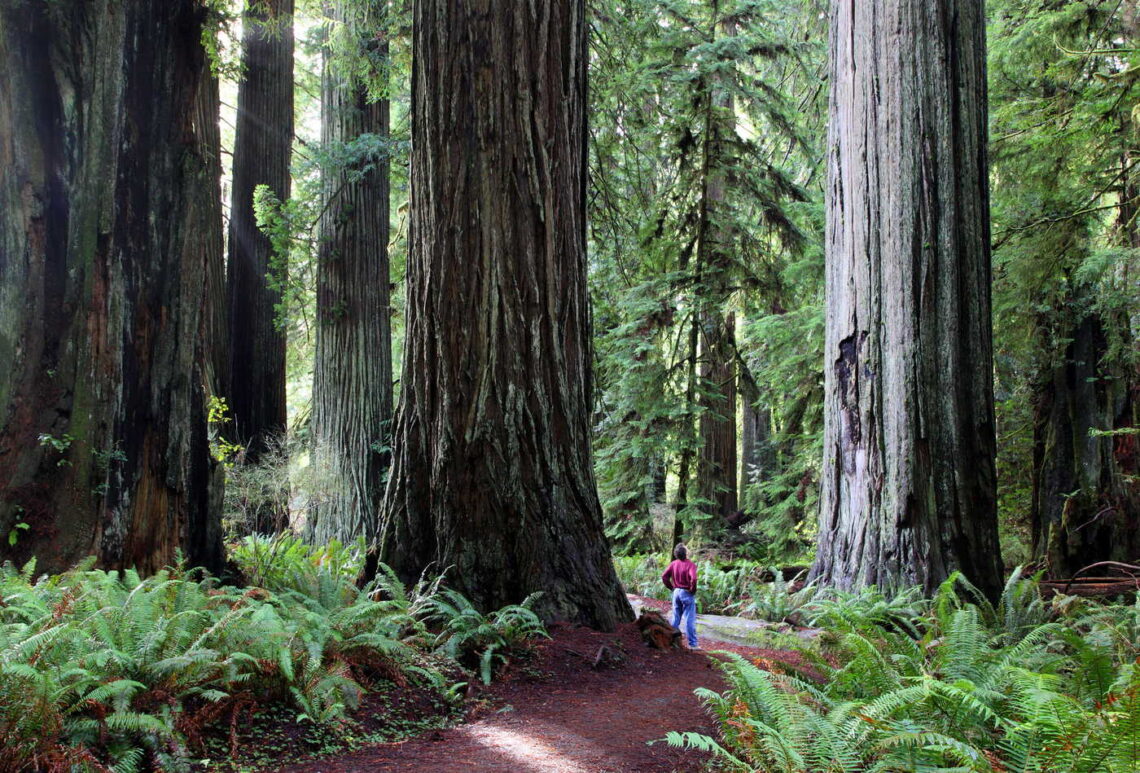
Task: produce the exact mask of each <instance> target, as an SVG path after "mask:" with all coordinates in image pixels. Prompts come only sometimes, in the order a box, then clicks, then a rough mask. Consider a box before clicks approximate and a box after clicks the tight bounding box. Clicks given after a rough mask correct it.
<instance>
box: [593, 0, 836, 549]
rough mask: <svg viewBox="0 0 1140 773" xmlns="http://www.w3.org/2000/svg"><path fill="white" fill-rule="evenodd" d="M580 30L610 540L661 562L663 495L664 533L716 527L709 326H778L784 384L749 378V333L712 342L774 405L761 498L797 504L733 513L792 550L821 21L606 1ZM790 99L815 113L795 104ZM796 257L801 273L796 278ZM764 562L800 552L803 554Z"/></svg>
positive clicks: (765, 504) (754, 503)
mask: <svg viewBox="0 0 1140 773" xmlns="http://www.w3.org/2000/svg"><path fill="white" fill-rule="evenodd" d="M591 12H592V14H593V17H594V19H593V33H594V34H593V35H592V37H591V53H592V56H591V58H590V61H591V68H592V70H591V73H590V77H591V81H590V82H591V89H590V94H591V114H592V120H591V127H592V132H593V135H592V138H591V140H592V141H591V143H590V166H591V172H592V175H591V185H592V188H591V196H590V200H589V201H590V213H589V215H590V216H589V223H590V232H589V239H590V245H589V246H590V255H591V260H590V271H591V275H590V279H591V292H592V296H593V301H594V310H595V329H596V330H597V331H598V334H597V338H596V346H595V351H596V353H597V366H596V373H597V377H598V384H599V387H600V404H599V413H598V422H597V425H596V426H597V434H596V444H595V447H596V449H597V455H596V469H597V478H598V484H599V489H600V493H601V497H602V503H603V509H604V512H605V517H606V529H607V532H608V533H609V535H610V537H611V539H612V540H613V541H614V543H615V544H616V545H618V547H619V550H621V551H623V552H646V551H649V550H654V549H660V548H661V547H662V546H663V544H664V543H665V542H667V541H668V540H667V538H662V537H661V536H660V534H661V532H662V531H663V530H662V529H661V525H660V524H657V523H656V522H655V521H656V515H657V513H658V512H659V507H660V500H661V499H662V495H663V494H664V493H665V492H664V491H662V490H661V485H662V482H663V481H667V485H668V486H670V487H672V486H675V488H674V489H673V490H674V491H676V495H677V498H678V500H677V505H678V507H679V511H678V512H677V518H679V519H680V520H681V521H682V522H683V523H684V524H685V525H686V527H687V528H689V529H690V530H691V529H693V528H704V529H705V530H706V531H708V532H710V533H711V532H714V531H716V530H717V529H718V528H719V526H718V525H717V524H716V523H714V522H712V521H710V519H709V516H708V514H707V513H706V512H705V511H706V510H707V507H705V504H706V503H704V502H702V501H701V500H700V499H699V498H698V497H697V496H696V491H695V489H697V488H698V487H697V486H696V485H691V484H694V482H695V477H694V476H695V474H696V471H697V467H698V465H697V464H696V463H695V462H694V460H695V458H696V454H697V453H698V452H699V449H700V447H701V443H702V440H701V438H700V437H699V436H698V431H697V428H698V425H699V422H700V417H701V413H702V411H704V410H706V408H705V407H703V406H706V405H707V404H708V402H709V401H710V400H712V399H715V396H716V395H717V393H718V392H719V390H720V386H718V385H716V384H714V383H712V382H710V381H709V380H708V379H707V378H705V377H703V376H702V375H701V374H702V372H703V370H704V369H705V368H706V366H707V365H708V362H707V361H706V360H707V358H708V354H707V350H708V346H707V344H708V342H707V341H704V340H702V336H703V335H707V331H705V330H704V327H705V326H706V325H707V324H708V320H710V319H716V320H733V319H738V320H745V319H747V320H751V319H753V318H754V317H757V318H760V317H764V318H768V317H772V318H775V317H780V316H783V315H785V314H791V317H790V318H789V319H793V318H794V319H795V320H796V321H795V322H793V323H792V324H790V325H785V326H783V328H782V329H783V330H785V331H786V333H785V335H784V336H783V338H782V339H781V340H780V341H774V342H773V349H780V348H781V347H782V346H784V345H785V344H786V346H787V347H788V348H789V349H791V348H795V349H796V351H797V353H798V354H802V355H803V358H804V360H805V361H808V362H810V365H809V367H808V368H807V369H806V370H805V369H804V368H802V367H799V368H797V369H796V370H795V379H794V380H787V379H783V380H779V379H782V375H783V374H781V376H779V377H777V376H776V375H775V374H774V373H773V374H770V373H769V371H767V370H766V368H765V367H762V366H761V364H759V363H756V362H754V361H753V354H752V353H753V351H754V350H755V347H754V346H753V340H751V339H746V338H745V336H744V335H743V332H744V331H745V330H746V329H747V328H748V323H746V322H742V323H732V322H724V323H723V324H724V326H725V327H726V328H727V327H729V326H731V325H733V324H735V327H736V338H737V341H739V342H742V343H741V345H740V346H739V348H738V349H737V348H731V349H730V352H729V354H728V356H730V357H733V358H734V359H735V362H736V365H735V366H734V367H735V368H736V369H738V370H739V371H740V373H741V377H742V378H744V374H745V371H746V370H748V369H751V370H754V371H759V372H760V373H759V375H755V376H752V377H751V378H753V379H755V380H758V381H759V382H760V383H758V384H757V387H758V388H759V391H760V392H761V394H760V395H759V398H760V399H762V400H763V401H764V402H765V404H766V405H768V404H770V405H772V406H773V407H774V410H773V411H772V422H771V423H772V428H771V429H772V434H773V439H772V441H771V442H773V443H774V444H775V446H777V447H778V450H777V451H776V457H777V459H776V464H775V465H773V466H772V467H771V468H769V467H768V466H767V465H766V466H765V468H764V469H763V470H758V471H755V472H756V475H755V476H754V478H753V480H754V488H756V490H757V492H758V491H759V489H760V487H762V486H765V485H767V484H768V483H769V481H770V479H772V478H779V479H781V480H782V481H783V482H784V484H786V486H787V487H790V498H789V496H788V494H789V492H784V491H782V490H781V492H780V493H781V494H784V496H781V497H779V498H778V499H777V498H776V497H775V496H768V495H766V494H765V495H763V496H762V495H760V494H759V493H755V492H753V494H748V495H746V497H745V506H746V508H747V510H748V512H750V513H753V514H758V513H763V514H764V515H766V516H769V517H766V518H763V519H760V520H758V521H757V523H758V524H763V525H765V526H767V527H768V528H766V529H765V530H764V533H765V534H766V535H768V536H775V535H779V536H780V537H781V538H783V537H784V535H787V534H793V535H795V534H796V531H795V529H794V528H793V529H790V528H788V525H789V523H792V522H796V523H798V522H801V521H810V517H809V515H808V514H809V513H810V512H811V505H812V498H813V497H814V480H815V477H816V476H814V474H809V475H806V476H805V470H806V467H807V466H814V465H816V464H817V462H815V461H814V460H811V461H809V459H810V457H809V453H810V451H811V443H812V442H813V440H812V438H814V436H815V434H816V433H817V429H818V427H817V426H816V424H814V423H813V422H814V421H815V417H816V415H817V414H818V411H815V412H814V413H813V410H812V409H811V408H810V407H809V406H805V405H804V404H803V401H805V400H806V402H807V403H809V404H811V403H815V404H816V405H818V401H819V390H818V383H819V378H818V374H819V373H820V370H821V363H820V358H819V352H820V351H821V349H822V337H821V336H819V335H815V336H814V337H811V338H808V339H805V338H804V336H803V335H802V334H803V333H804V332H805V328H804V327H803V326H801V325H800V324H799V321H801V320H805V319H807V320H811V321H812V324H813V325H814V322H815V321H816V320H820V321H821V320H822V315H821V314H820V309H821V302H822V293H821V290H822V284H821V277H822V273H821V272H820V271H819V270H818V269H819V268H821V267H822V262H821V260H819V258H820V256H821V252H820V251H819V250H818V249H814V248H813V247H812V246H811V245H812V243H813V241H814V239H815V238H816V235H817V234H818V230H817V228H818V226H819V225H820V221H819V220H818V218H816V217H814V215H813V213H815V212H817V211H818V210H817V209H816V208H813V207H812V206H810V205H804V204H803V203H802V202H805V201H806V200H807V199H809V198H810V197H811V195H812V189H811V188H812V186H814V185H815V184H816V183H815V169H816V166H817V158H816V154H815V152H814V151H813V150H812V147H811V142H810V141H809V139H808V138H809V137H818V136H819V133H818V129H820V128H821V126H822V124H818V125H816V123H813V121H815V120H816V119H815V118H814V117H812V118H809V116H815V117H818V115H819V113H818V112H817V111H814V110H811V109H807V110H805V109H803V108H805V107H808V106H809V105H811V104H813V103H814V102H815V101H816V97H818V95H819V93H820V90H819V88H818V86H819V76H820V72H821V70H820V67H819V65H820V63H821V62H822V58H821V56H820V54H821V52H822V48H821V44H822V42H823V38H822V37H816V36H814V35H808V36H806V37H805V36H804V35H803V34H802V30H803V29H805V28H811V29H814V28H815V27H814V26H813V25H808V26H807V27H805V25H804V21H805V19H811V18H812V16H813V14H814V13H815V9H814V8H813V4H812V3H806V4H787V3H776V2H766V1H765V0H747V1H745V0H724V1H723V2H720V3H715V4H709V3H707V2H705V1H704V0H672V1H671V2H667V3H662V2H658V1H657V0H634V2H620V3H619V2H612V1H611V0H604V1H603V2H598V3H593V4H592V5H591ZM800 89H805V90H806V91H803V92H802V93H805V94H814V96H809V97H807V98H805V99H800V95H799V93H796V92H797V90H800ZM793 93H796V95H795V97H793V96H792V95H793ZM797 99H798V100H799V104H797V103H796V100H797ZM729 104H731V105H732V110H729V109H728V107H727V106H728V105H729ZM713 188H716V189H717V190H719V191H721V192H722V194H723V195H720V194H718V195H717V196H713V195H712V194H711V193H710V191H711V190H712V189H713ZM815 192H816V193H818V192H819V191H818V190H816V191H815ZM805 254H806V255H810V262H811V264H812V267H813V268H812V270H811V271H806V272H805V270H804V268H803V266H802V257H803V256H804V255H805ZM808 275H810V278H805V277H807V276H808ZM809 306H810V309H809V308H808V307H809ZM769 322H771V324H770V325H768V328H769V329H776V328H777V327H781V325H780V323H778V322H776V321H775V320H774V319H772V320H769ZM821 329H822V328H821V327H820V328H818V329H813V332H816V333H818V332H819V330H821ZM702 331H703V332H702ZM805 340H806V341H807V342H808V343H809V345H808V346H806V347H805V346H804V344H805ZM730 365H731V364H730ZM770 375H771V379H769V376H770ZM805 385H806V386H807V389H806V391H805V389H804V387H805ZM801 395H802V398H801ZM805 416H806V420H805V418H804V417H805ZM805 436H807V438H808V439H807V440H806V441H804V437H805ZM682 478H683V479H682ZM793 501H794V502H795V506H794V507H793V506H791V505H790V503H791V502H793ZM777 505H778V506H779V507H780V509H779V511H778V512H776V510H775V509H774V508H776V507H777ZM670 526H671V524H666V525H665V529H666V530H667V529H668V528H669V527H670ZM809 533H810V527H807V526H805V527H804V529H803V535H807V534H809ZM801 536H802V535H801ZM774 550H775V551H777V552H780V553H785V552H786V553H799V552H802V543H801V541H800V537H799V536H796V537H795V538H794V539H792V540H789V541H788V542H787V544H782V545H779V546H776V547H775V548H774ZM770 557H771V558H772V559H775V558H776V553H773V554H772V555H771V556H770Z"/></svg>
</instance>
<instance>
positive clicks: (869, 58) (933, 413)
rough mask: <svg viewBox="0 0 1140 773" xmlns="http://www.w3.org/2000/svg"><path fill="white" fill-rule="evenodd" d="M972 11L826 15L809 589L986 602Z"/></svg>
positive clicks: (986, 490)
mask: <svg viewBox="0 0 1140 773" xmlns="http://www.w3.org/2000/svg"><path fill="white" fill-rule="evenodd" d="M982 6H983V3H982V2H981V0H958V1H957V2H952V1H951V0H886V1H885V2H876V3H858V2H855V1H854V0H833V2H832V6H831V9H832V13H831V23H832V27H831V54H832V55H831V87H832V90H831V105H830V111H831V127H830V132H829V145H830V148H831V153H830V160H829V169H828V223H827V334H826V341H825V346H826V349H825V362H826V363H829V364H828V366H827V368H826V379H825V381H826V396H825V404H824V407H825V425H824V466H823V473H822V478H823V479H822V495H821V496H822V503H821V509H820V532H819V547H818V552H817V557H816V562H815V566H814V567H813V570H812V575H813V577H816V578H819V579H821V580H822V581H823V582H825V583H830V584H834V585H838V586H841V587H851V586H856V585H863V584H871V583H878V584H897V583H907V584H911V583H916V584H919V585H921V586H923V587H924V588H925V589H926V590H927V591H931V590H933V589H934V588H935V587H936V586H937V584H938V583H939V582H940V581H941V580H943V579H944V578H945V577H946V576H947V575H948V574H949V573H950V572H951V571H953V570H955V569H960V570H962V572H963V573H964V574H965V575H966V576H967V577H968V578H969V579H970V580H972V581H973V582H974V583H976V584H977V585H978V586H979V587H981V588H982V589H983V590H985V591H986V592H989V593H996V592H997V591H998V590H999V589H1000V586H1001V579H1002V577H1001V574H1002V567H1001V559H1000V556H999V549H998V539H997V518H996V489H995V472H994V415H993V384H992V340H991V339H992V334H991V326H990V255H989V243H990V239H989V212H988V207H989V203H988V202H989V197H988V188H987V178H986V174H987V173H986V167H987V160H986V82H985V59H984V54H985V26H984V25H985V18H984V15H983V9H982Z"/></svg>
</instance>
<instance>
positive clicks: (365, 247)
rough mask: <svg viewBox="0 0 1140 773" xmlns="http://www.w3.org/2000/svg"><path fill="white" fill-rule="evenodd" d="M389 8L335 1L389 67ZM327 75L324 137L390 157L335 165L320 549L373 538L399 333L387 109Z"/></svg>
mask: <svg viewBox="0 0 1140 773" xmlns="http://www.w3.org/2000/svg"><path fill="white" fill-rule="evenodd" d="M385 6H386V3H385V2H383V0H377V1H376V2H370V3H369V4H368V5H367V7H366V9H365V12H364V13H363V14H362V13H360V12H359V9H355V10H354V9H350V8H349V3H348V2H347V0H342V1H341V2H338V3H336V4H334V5H332V6H331V11H332V16H333V19H334V21H335V22H336V23H337V24H338V25H340V27H341V28H342V30H344V31H346V32H347V33H348V34H347V35H346V41H347V40H348V39H351V40H352V41H355V42H358V43H359V47H360V49H361V51H365V50H367V53H368V55H369V57H370V59H372V60H375V61H377V62H380V63H381V66H382V67H383V66H387V58H388V43H387V38H386V36H385V35H386V33H385V31H384V30H385V23H386V17H385V13H384V9H385ZM324 56H325V62H324V72H323V75H322V79H321V114H322V129H321V131H322V141H323V142H324V143H325V146H326V147H328V148H335V149H342V150H343V149H344V148H345V147H346V145H348V144H350V143H353V142H356V141H357V140H359V139H360V138H361V137H362V136H363V135H374V136H375V138H378V139H379V140H380V142H379V143H373V146H374V147H381V148H383V149H382V150H379V151H375V152H369V153H367V154H365V155H363V156H361V157H359V158H356V159H355V160H353V161H352V162H351V163H350V164H349V165H348V166H347V167H343V168H338V169H335V170H334V169H330V170H326V173H325V181H324V190H325V197H326V202H325V208H324V213H323V215H322V217H321V223H320V245H319V250H318V260H319V264H318V269H317V270H318V274H317V335H316V360H315V363H314V371H313V419H312V431H313V443H314V454H315V456H314V458H315V459H316V460H317V464H318V466H319V468H320V470H321V471H322V472H321V473H320V474H321V475H322V476H324V478H325V484H324V485H322V486H321V488H322V489H324V491H323V492H322V493H321V494H320V495H319V496H318V499H317V500H316V501H315V502H314V506H313V507H312V508H311V509H310V512H309V520H308V522H307V524H306V533H307V535H308V537H309V538H310V539H312V540H313V541H314V542H316V543H318V544H324V543H326V542H327V541H328V540H329V539H333V538H335V539H339V540H341V541H342V542H348V541H350V540H353V539H355V538H357V537H361V536H363V537H365V538H366V539H367V540H368V541H369V542H370V543H371V542H375V541H376V538H377V534H378V530H379V518H380V504H381V500H382V499H383V495H384V481H385V475H386V473H387V470H388V464H389V460H390V457H391V454H390V451H389V450H388V445H389V442H390V434H391V431H390V430H391V428H390V424H391V418H392V334H391V318H390V311H391V310H390V303H391V301H390V292H389V291H390V287H389V277H388V227H389V224H388V217H389V203H388V190H389V188H388V186H389V181H388V175H389V158H388V152H387V149H386V147H384V143H385V142H386V140H387V139H388V134H389V121H390V119H389V102H388V100H387V99H372V98H370V97H369V89H368V87H367V84H365V83H364V82H362V81H361V80H359V79H358V78H356V77H354V76H350V75H349V74H348V73H345V72H344V71H343V69H344V68H335V67H332V66H331V62H330V56H331V52H330V51H328V50H326V51H325V55H324Z"/></svg>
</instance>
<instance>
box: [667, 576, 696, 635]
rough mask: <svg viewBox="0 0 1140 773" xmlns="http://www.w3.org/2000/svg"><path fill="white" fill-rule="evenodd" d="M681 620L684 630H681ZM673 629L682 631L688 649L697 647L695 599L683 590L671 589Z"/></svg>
mask: <svg viewBox="0 0 1140 773" xmlns="http://www.w3.org/2000/svg"><path fill="white" fill-rule="evenodd" d="M682 619H684V622H685V627H684V628H681V621H682ZM673 627H674V628H680V629H681V630H682V631H684V633H685V638H686V639H688V640H689V646H690V647H696V646H697V597H696V596H694V595H693V594H692V593H689V592H688V591H687V590H685V589H684V588H674V589H673Z"/></svg>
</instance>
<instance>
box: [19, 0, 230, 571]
mask: <svg viewBox="0 0 1140 773" xmlns="http://www.w3.org/2000/svg"><path fill="white" fill-rule="evenodd" d="M204 16H205V9H204V7H203V6H202V5H201V4H200V3H198V2H196V1H195V0H130V1H128V2H116V3H112V2H106V0H93V1H92V2H87V3H70V4H67V3H65V4H59V3H40V2H30V3H16V4H12V3H6V4H4V5H2V6H0V64H2V66H3V71H4V77H3V78H0V164H2V166H3V168H4V170H5V173H4V175H3V176H2V177H0V362H2V363H3V364H4V368H3V371H2V372H0V411H2V413H0V535H7V534H8V533H9V532H10V530H12V529H13V528H14V527H15V525H16V524H21V523H23V524H27V526H28V527H29V528H27V529H18V530H17V531H16V535H17V541H16V545H15V546H14V547H9V545H8V540H7V539H0V550H3V551H4V553H5V554H6V555H8V556H11V557H14V558H17V559H23V558H26V557H28V556H30V555H33V554H34V555H35V556H36V557H37V558H38V559H39V568H40V569H42V570H61V569H63V568H65V567H67V566H68V565H69V564H71V563H72V562H74V561H76V560H78V559H80V558H82V557H84V556H86V555H89V554H94V555H95V556H97V558H98V560H99V562H100V564H101V565H103V566H110V567H123V566H136V567H138V568H139V569H140V570H142V571H152V570H154V569H157V568H159V567H161V566H162V565H163V564H166V563H168V562H171V561H173V560H174V557H175V550H176V549H178V548H181V549H182V550H183V551H184V553H185V555H186V556H187V557H188V558H189V560H190V561H192V562H195V563H198V564H203V565H206V566H210V567H217V566H218V565H219V564H220V563H221V559H222V553H221V540H220V529H219V526H218V523H219V522H218V519H217V518H216V515H217V514H216V513H213V512H211V510H210V506H209V505H210V492H211V485H210V480H211V476H212V469H211V461H210V457H209V449H208V444H207V436H206V417H205V387H204V384H205V381H206V379H207V377H208V367H207V361H208V357H209V340H208V339H209V331H210V330H211V325H210V322H209V320H210V311H209V308H208V299H207V297H206V285H207V283H206V276H207V273H208V266H207V261H208V260H210V259H211V257H213V258H214V259H216V258H217V257H218V256H219V253H218V252H217V249H216V247H217V243H216V241H214V240H215V239H216V236H217V234H218V232H219V230H220V228H221V223H220V221H214V217H215V215H216V213H217V199H218V196H219V192H218V182H219V181H218V176H217V171H218V165H217V150H218V149H217V147H216V146H214V147H210V146H209V145H210V143H212V142H214V141H215V140H216V134H212V133H211V130H210V127H207V126H205V125H204V124H203V121H206V122H211V121H213V122H216V120H217V118H216V114H215V115H213V116H209V115H205V114H204V113H205V112H206V111H203V110H200V109H199V108H201V106H202V105H203V104H207V103H209V102H210V100H209V99H205V98H204V97H203V95H201V93H200V90H201V89H203V88H210V87H211V82H210V80H209V77H208V70H207V63H206V58H205V56H204V52H203V49H202V43H201V33H202V20H203V18H204ZM203 100H204V101H203ZM211 245H213V246H211Z"/></svg>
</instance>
